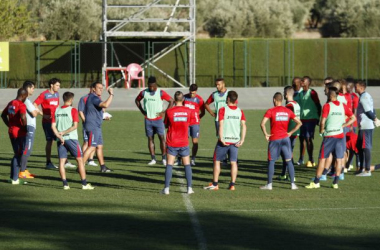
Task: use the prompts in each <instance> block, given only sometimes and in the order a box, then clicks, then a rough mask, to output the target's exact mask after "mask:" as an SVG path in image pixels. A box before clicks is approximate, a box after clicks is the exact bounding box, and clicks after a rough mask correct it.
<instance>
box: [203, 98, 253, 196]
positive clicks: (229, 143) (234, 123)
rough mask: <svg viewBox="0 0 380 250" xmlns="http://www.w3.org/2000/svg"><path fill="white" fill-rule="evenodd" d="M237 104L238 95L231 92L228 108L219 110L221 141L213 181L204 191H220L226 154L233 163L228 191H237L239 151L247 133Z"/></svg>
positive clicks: (243, 118)
mask: <svg viewBox="0 0 380 250" xmlns="http://www.w3.org/2000/svg"><path fill="white" fill-rule="evenodd" d="M237 102H238V94H237V93H236V92H235V91H229V92H228V94H227V102H226V104H227V106H224V107H221V108H220V109H219V113H218V122H219V131H218V135H219V137H218V138H219V140H218V142H217V144H216V147H215V151H214V171H213V180H212V182H211V183H210V184H209V185H208V186H207V187H204V189H208V190H218V189H219V185H218V181H219V175H220V162H221V161H222V160H223V159H224V158H225V156H226V154H228V155H229V157H230V162H231V181H230V184H229V187H228V189H229V190H231V191H234V190H235V182H236V178H237V172H238V165H237V159H238V150H239V148H240V147H241V146H242V145H243V143H244V140H245V135H246V131H247V126H246V119H245V115H244V113H243V111H242V110H241V109H240V108H239V107H238V106H237Z"/></svg>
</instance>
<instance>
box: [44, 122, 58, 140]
mask: <svg viewBox="0 0 380 250" xmlns="http://www.w3.org/2000/svg"><path fill="white" fill-rule="evenodd" d="M42 128H43V129H44V132H45V138H46V141H55V140H56V139H57V137H56V136H55V134H54V132H53V129H52V128H51V123H42Z"/></svg>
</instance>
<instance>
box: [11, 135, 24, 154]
mask: <svg viewBox="0 0 380 250" xmlns="http://www.w3.org/2000/svg"><path fill="white" fill-rule="evenodd" d="M25 138H26V137H25V136H23V137H17V138H10V139H11V144H12V149H13V153H14V154H15V155H18V156H21V155H22V151H23V149H24V148H25Z"/></svg>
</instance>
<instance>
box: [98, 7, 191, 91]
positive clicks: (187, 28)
mask: <svg viewBox="0 0 380 250" xmlns="http://www.w3.org/2000/svg"><path fill="white" fill-rule="evenodd" d="M111 1H112V0H103V18H102V24H103V26H102V27H103V69H102V72H103V84H105V75H106V74H105V72H106V68H107V42H108V41H109V38H111V37H119V38H121V37H123V38H125V37H135V38H149V37H152V38H169V37H170V38H178V39H180V40H179V42H178V43H173V44H172V45H171V46H169V47H167V48H165V49H164V50H162V51H161V52H159V53H157V54H155V55H153V56H152V57H151V58H149V59H147V60H146V61H145V62H144V63H142V64H141V65H142V66H144V67H147V66H150V67H153V68H155V69H156V70H157V71H159V72H160V73H162V74H163V75H165V76H166V77H168V78H169V79H171V80H172V81H173V82H175V83H176V84H178V85H179V86H181V87H185V85H184V84H182V83H180V82H179V81H177V80H176V79H174V78H173V77H172V76H170V75H169V74H167V73H165V72H164V71H163V70H162V69H160V68H158V67H157V66H156V65H155V62H157V61H158V60H159V59H161V58H162V57H164V56H165V55H167V54H168V53H170V52H171V51H173V50H175V49H176V48H178V47H180V46H181V45H183V44H185V46H187V44H188V45H189V49H188V60H189V63H188V65H189V66H188V69H187V70H188V80H189V83H190V85H191V84H193V83H195V34H196V25H195V20H196V16H195V15H196V0H151V2H149V3H147V4H108V2H111ZM124 1H125V0H124ZM134 1H135V2H136V3H141V2H142V1H141V0H134ZM118 2H123V1H122V0H120V1H118ZM128 2H133V1H131V0H129V1H128ZM163 2H164V3H163ZM180 3H181V4H180ZM168 8H169V9H172V10H171V13H170V15H169V16H167V17H160V18H147V17H144V15H143V14H144V13H146V12H147V11H148V10H150V11H152V10H153V11H155V10H159V9H161V10H162V9H168ZM112 9H124V10H127V11H126V12H127V13H132V14H128V16H127V17H125V18H123V19H112V13H110V12H111V11H110V10H112ZM178 9H179V10H182V11H181V16H183V15H184V10H185V14H186V15H187V16H186V18H175V17H174V16H175V13H176V11H177V10H178ZM157 12H158V11H157ZM109 18H110V19H109ZM133 23H147V24H150V23H166V26H165V28H164V29H163V30H162V31H157V30H154V31H149V30H147V31H136V30H133V31H132V30H128V28H127V27H126V26H127V25H130V24H133ZM171 23H183V24H185V25H183V27H184V29H183V31H170V27H169V26H170V24H171ZM110 27H112V28H110Z"/></svg>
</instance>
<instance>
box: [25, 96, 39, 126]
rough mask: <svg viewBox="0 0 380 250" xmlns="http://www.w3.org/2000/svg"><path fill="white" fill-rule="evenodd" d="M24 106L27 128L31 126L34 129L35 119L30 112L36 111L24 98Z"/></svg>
mask: <svg viewBox="0 0 380 250" xmlns="http://www.w3.org/2000/svg"><path fill="white" fill-rule="evenodd" d="M24 104H25V106H26V111H27V112H26V122H27V125H28V126H32V127H33V128H34V129H35V128H36V117H34V116H33V115H32V112H33V111H35V110H36V107H35V106H34V105H33V103H32V102H31V101H30V100H29V98H26V100H25V102H24Z"/></svg>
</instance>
